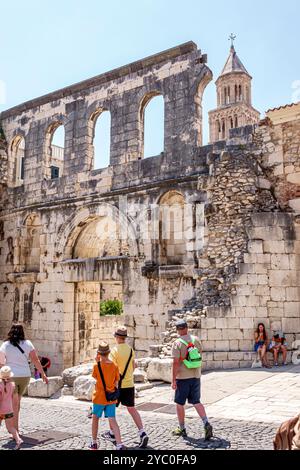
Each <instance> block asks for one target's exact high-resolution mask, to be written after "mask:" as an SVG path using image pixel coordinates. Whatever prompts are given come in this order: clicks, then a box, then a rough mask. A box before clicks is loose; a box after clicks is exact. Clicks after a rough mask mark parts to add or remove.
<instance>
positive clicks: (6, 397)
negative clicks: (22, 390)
mask: <svg viewBox="0 0 300 470" xmlns="http://www.w3.org/2000/svg"><path fill="white" fill-rule="evenodd" d="M13 375H14V374H13V372H12V370H11V368H10V367H8V366H4V367H2V368H1V369H0V426H1V423H2V420H5V424H6V429H7V431H8V432H9V433H10V434H12V436H13V438H14V440H15V441H16V446H15V449H16V450H17V449H20V447H21V445H22V444H23V441H22V439H21V438H20V436H19V433H18V431H17V430H16V429H15V427H14V420H13V417H14V413H13V394H14V389H15V384H14V383H13V382H12V381H11V378H12V377H13Z"/></svg>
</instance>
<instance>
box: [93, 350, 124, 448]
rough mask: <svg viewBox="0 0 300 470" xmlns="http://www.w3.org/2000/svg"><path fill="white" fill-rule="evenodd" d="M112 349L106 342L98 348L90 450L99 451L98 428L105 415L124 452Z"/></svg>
mask: <svg viewBox="0 0 300 470" xmlns="http://www.w3.org/2000/svg"><path fill="white" fill-rule="evenodd" d="M109 353H110V348H109V344H108V343H107V342H106V341H101V342H100V344H99V347H98V351H97V356H96V364H95V365H94V367H93V371H92V377H93V378H94V379H95V380H96V384H95V390H94V393H93V399H92V401H93V408H92V440H91V443H90V445H89V449H90V450H97V449H98V443H97V438H98V427H99V419H100V418H101V417H102V415H103V413H104V416H105V418H107V419H108V420H109V425H110V427H111V429H112V430H113V433H114V436H115V439H116V445H117V450H124V449H125V447H124V446H123V444H122V441H121V434H120V428H119V425H118V423H117V420H116V404H117V393H118V384H119V379H120V375H119V371H118V368H117V366H116V365H115V364H114V363H113V362H112V361H111V360H110V359H109Z"/></svg>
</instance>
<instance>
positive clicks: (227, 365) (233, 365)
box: [223, 361, 240, 369]
mask: <svg viewBox="0 0 300 470" xmlns="http://www.w3.org/2000/svg"><path fill="white" fill-rule="evenodd" d="M239 366H240V363H239V361H223V369H238V368H239Z"/></svg>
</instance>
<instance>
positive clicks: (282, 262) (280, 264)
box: [271, 254, 290, 270]
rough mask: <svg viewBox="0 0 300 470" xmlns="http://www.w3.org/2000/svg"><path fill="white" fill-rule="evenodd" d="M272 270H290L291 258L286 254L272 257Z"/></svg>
mask: <svg viewBox="0 0 300 470" xmlns="http://www.w3.org/2000/svg"><path fill="white" fill-rule="evenodd" d="M271 269H280V270H284V269H290V262H289V257H288V256H287V255H286V254H276V255H271Z"/></svg>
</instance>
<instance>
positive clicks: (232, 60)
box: [209, 34, 260, 143]
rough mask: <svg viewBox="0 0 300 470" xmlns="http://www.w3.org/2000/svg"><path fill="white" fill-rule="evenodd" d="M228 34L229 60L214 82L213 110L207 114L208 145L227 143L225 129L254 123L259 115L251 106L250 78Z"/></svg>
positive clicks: (227, 133)
mask: <svg viewBox="0 0 300 470" xmlns="http://www.w3.org/2000/svg"><path fill="white" fill-rule="evenodd" d="M235 38H236V36H233V35H232V34H231V36H230V38H229V39H231V48H230V53H229V57H228V59H227V61H226V64H225V66H224V68H223V70H222V72H221V75H220V76H219V78H218V79H217V81H216V87H217V109H214V110H212V111H210V112H209V128H210V142H211V143H213V142H217V141H219V140H227V139H228V138H229V130H230V129H234V128H236V127H242V126H247V125H249V124H256V123H257V122H258V121H259V119H260V113H259V112H258V111H257V110H256V109H254V108H253V107H252V93H251V81H252V77H251V75H249V73H248V72H247V70H246V68H245V67H244V65H243V64H242V62H241V60H240V59H239V57H238V55H237V53H236V50H235V47H234V40H235Z"/></svg>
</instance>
